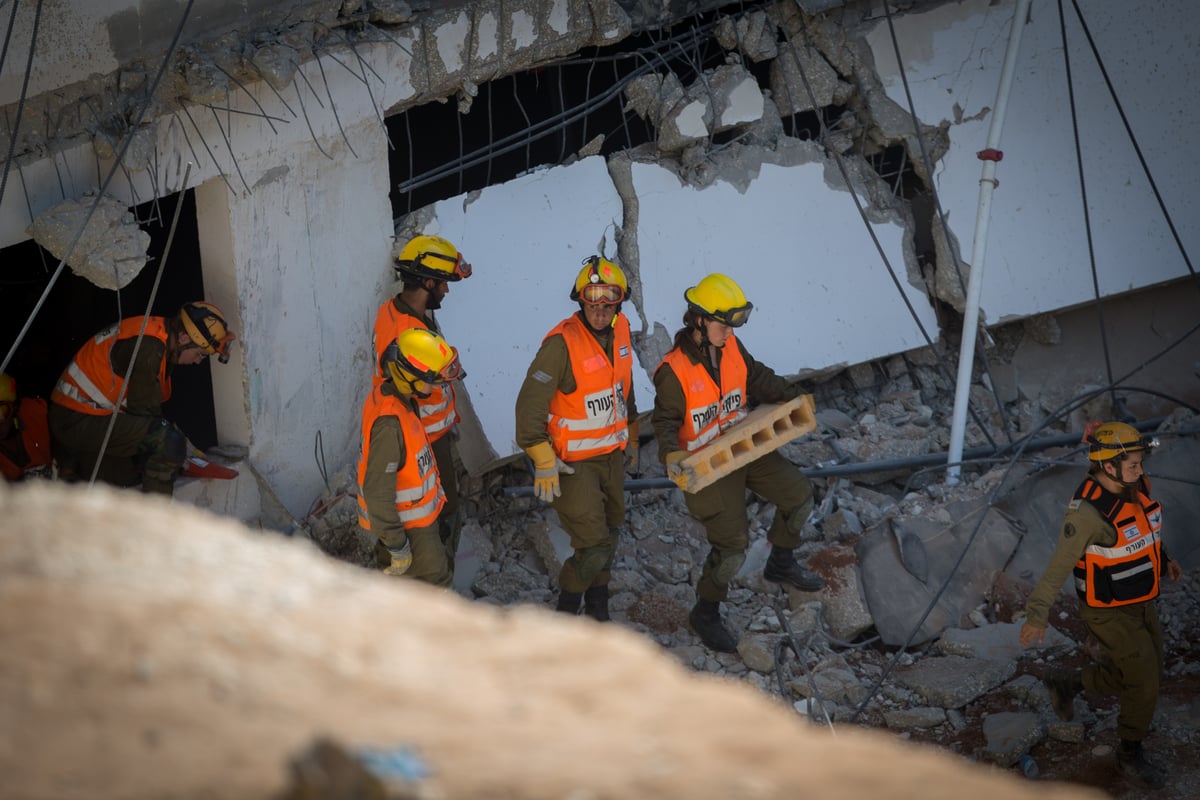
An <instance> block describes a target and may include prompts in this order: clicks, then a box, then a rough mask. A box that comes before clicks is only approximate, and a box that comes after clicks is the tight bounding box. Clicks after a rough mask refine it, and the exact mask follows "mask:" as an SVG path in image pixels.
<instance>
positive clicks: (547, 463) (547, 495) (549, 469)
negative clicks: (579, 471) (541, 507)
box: [525, 442, 575, 503]
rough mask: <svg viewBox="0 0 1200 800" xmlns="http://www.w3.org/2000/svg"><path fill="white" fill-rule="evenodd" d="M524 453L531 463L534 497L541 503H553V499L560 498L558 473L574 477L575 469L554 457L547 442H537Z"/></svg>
mask: <svg viewBox="0 0 1200 800" xmlns="http://www.w3.org/2000/svg"><path fill="white" fill-rule="evenodd" d="M525 453H526V454H527V455H528V456H529V458H530V459H531V460H532V461H533V493H534V495H535V496H536V497H537V499H538V500H541V501H542V502H543V503H553V502H554V498H556V497H561V496H562V486H560V485H559V482H558V473H560V472H565V473H567V474H568V475H574V474H575V468H574V467H572V466H571V465H570V464H567V463H566V462H564V461H563V460H562V459H561V458H559V457H558V456H557V455H555V453H554V448H553V447H551V446H550V443H549V442H538V443H537V444H535V445H533V446H532V447H526V448H525Z"/></svg>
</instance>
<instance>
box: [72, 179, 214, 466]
mask: <svg viewBox="0 0 1200 800" xmlns="http://www.w3.org/2000/svg"><path fill="white" fill-rule="evenodd" d="M191 172H192V165H191V163H188V165H187V170H186V171H185V172H184V184H185V185H186V184H187V179H188V177H189V176H190V175H191ZM183 200H184V197H183V194H179V195H178V199H177V200H176V202H175V214H174V215H173V216H172V218H171V229H170V230H169V231H168V233H167V242H166V245H164V247H163V255H162V258H161V259H160V260H159V262H158V270H157V271H156V272H155V273H154V284H153V285H152V286H151V287H150V297H149V299H148V300H147V301H146V311H145V313H144V314H143V315H142V325H141V327H140V328H138V334H137V338H135V339H134V341H133V352H132V353H131V354H130V356H129V365H128V366H127V367H126V368H125V375H124V377H123V378H122V379H121V388H120V390H119V391H118V392H117V399H116V401H115V402H114V403H113V410H112V413H111V414H109V415H108V427H107V428H105V429H104V438H103V439H102V440H101V441H100V450H99V452H98V453H97V454H96V462H95V463H94V464H93V465H92V475H91V477H90V478H89V479H88V487H89V488H90V487H92V486H95V485H96V476H97V475H99V474H100V464H101V463H102V462H103V461H104V453H105V451H106V450H107V449H108V441H109V439H110V438H111V437H112V432H113V429H114V428H116V425H117V418H118V417H119V416H121V408H122V407H123V406H124V405H125V394H126V392H128V391H129V376H130V375H132V374H133V368H134V367H135V366H136V365H137V355H138V350H139V349H141V346H142V339H143V338H144V337H145V334H146V325H147V324H148V323H149V322H150V309H151V308H153V306H154V298H155V297H156V296H157V295H158V285H159V282H160V281H161V280H162V275H163V272H164V271H165V270H166V267H167V257H168V256H169V255H170V254H171V243H172V242H174V241H175V228H176V227H177V226H178V225H179V214H180V212H181V211H182V210H183ZM120 298H121V293H120V292H118V293H117V302H118V303H119V302H120ZM118 307H119V306H118ZM122 316H123V315H122V314H120V313H119V312H118V314H117V317H118V323H119V321H120V318H121V317H122ZM114 335H115V334H114ZM167 357H168V355H167V354H166V353H164V354H163V358H167ZM162 422H163V423H164V424H165V423H166V420H165V419H164V420H162Z"/></svg>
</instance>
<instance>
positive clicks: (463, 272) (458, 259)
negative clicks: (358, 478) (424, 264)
mask: <svg viewBox="0 0 1200 800" xmlns="http://www.w3.org/2000/svg"><path fill="white" fill-rule="evenodd" d="M421 258H440V259H441V260H442V261H451V262H453V263H454V267H453V268H452V269H451V270H449V272H450V274H451V275H453V276H454V277H453V278H449V280H452V281H460V280H462V279H463V278H469V277H471V272H472V269H471V265H470V264H468V263H467V262H466V261H463V257H462V253H459V254H458V255H457V256H455V257H454V258H451V257H450V256H448V255H446V254H445V253H433V252H429V253H422V254H421ZM421 258H418V259H417V260H418V261H420V260H421Z"/></svg>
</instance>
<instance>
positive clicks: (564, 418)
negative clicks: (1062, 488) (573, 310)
mask: <svg viewBox="0 0 1200 800" xmlns="http://www.w3.org/2000/svg"><path fill="white" fill-rule="evenodd" d="M613 322H614V324H613V342H612V347H613V360H612V361H610V360H609V358H608V354H607V353H606V352H604V348H602V347H601V346H600V343H599V342H598V341H596V337H595V336H593V335H592V333H591V332H590V331H589V330H588V329H587V325H586V324H585V323H584V322H583V321H582V320H581V319H579V315H577V314H572V315H571V316H569V317H567V318H566V319H564V320H563V321H562V322H560V323H558V325H556V326H555V327H554V329H553V330H551V331H550V332H549V333H548V334H546V337H545V339H549V338H550V337H551V336H555V335H560V336H562V337H563V341H564V342H565V343H566V345H567V357H568V358H569V359H570V361H571V372H572V373H573V374H574V376H575V391H573V392H571V393H570V394H563V393H562V392H555V393H554V396H553V397H552V398H550V413H549V414H548V415H547V418H546V432H547V433H548V434H549V435H550V444H551V445H553V446H554V452H555V453H556V454H557V455H558V457H559V458H561V459H562V460H563V461H582V460H583V459H585V458H592V457H593V456H599V455H604V454H605V453H611V452H612V451H614V450H619V449H621V448H623V447H624V446H625V443H626V442H627V441H628V440H629V423H628V420H627V419H626V417H627V415H628V409H627V403H628V402H629V393H630V391H631V390H632V388H633V347H632V344H631V341H630V336H629V320H628V319H627V318H626V317H625V315H624V314H618V315H617V316H616V317H615V318H614V320H613ZM545 339H543V340H542V341H545Z"/></svg>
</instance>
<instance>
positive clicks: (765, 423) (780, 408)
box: [679, 394, 817, 492]
mask: <svg viewBox="0 0 1200 800" xmlns="http://www.w3.org/2000/svg"><path fill="white" fill-rule="evenodd" d="M816 427H817V420H816V417H815V416H814V414H813V399H812V395H811V394H804V395H800V396H799V397H797V398H796V399H795V400H791V401H789V402H787V403H777V404H771V405H765V406H760V407H758V408H756V409H754V410H753V411H751V412H750V414H749V415H748V416H747V417H746V418H745V419H744V420H742V421H741V422H739V423H738V424H737V425H734V426H733V427H732V428H730V429H729V430H727V431H725V433H723V434H721V435H720V436H719V437H717V438H716V439H715V440H713V441H712V442H710V443H709V444H707V445H705V446H704V447H703V448H701V449H699V450H697V451H696V452H694V453H692V454H691V455H690V456H688V457H687V458H685V459H684V460H683V461H681V462H680V463H679V466H680V467H681V468H682V469H683V470H684V471H685V472H686V473H688V475H689V478H688V488H687V491H689V492H696V491H698V490H700V489H703V488H704V487H705V486H709V485H711V484H713V483H714V482H716V481H717V480H719V479H721V478H723V477H725V476H726V475H728V474H729V473H731V472H733V471H735V470H738V469H741V468H742V467H744V466H746V465H747V464H749V463H750V462H752V461H754V460H755V459H758V458H761V457H762V456H764V455H766V454H767V453H770V452H772V451H773V450H778V449H779V448H780V447H783V446H784V445H785V444H787V443H788V442H790V441H792V440H793V439H797V438H799V437H801V436H803V435H804V434H806V433H809V432H810V431H813V430H815V429H816Z"/></svg>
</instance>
